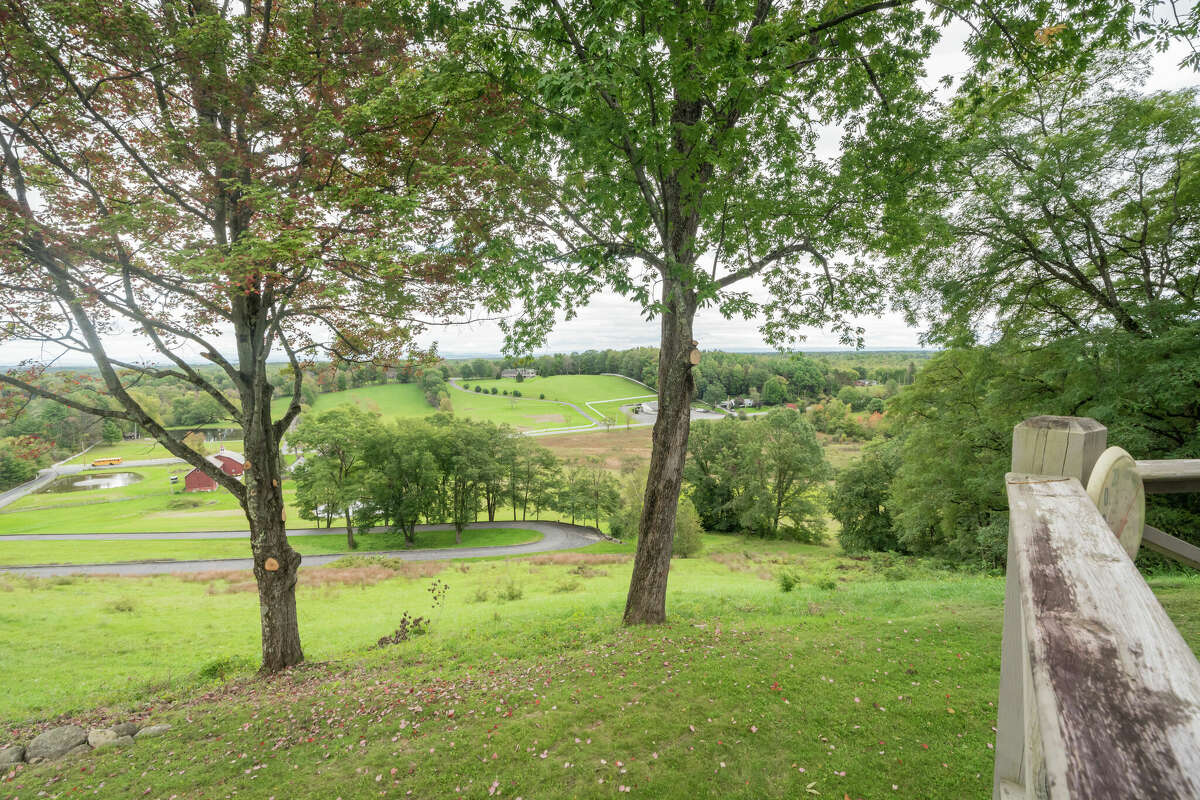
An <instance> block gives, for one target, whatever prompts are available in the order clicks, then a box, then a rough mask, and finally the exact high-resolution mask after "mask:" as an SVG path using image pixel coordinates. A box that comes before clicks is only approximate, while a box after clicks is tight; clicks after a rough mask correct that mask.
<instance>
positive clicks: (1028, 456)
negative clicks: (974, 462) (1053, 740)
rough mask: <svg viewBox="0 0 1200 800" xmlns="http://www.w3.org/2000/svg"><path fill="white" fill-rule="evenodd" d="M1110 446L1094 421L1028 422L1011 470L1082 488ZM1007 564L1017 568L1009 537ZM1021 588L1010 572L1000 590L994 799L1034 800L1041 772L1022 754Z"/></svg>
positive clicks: (1017, 434) (1016, 438) (1016, 437)
mask: <svg viewBox="0 0 1200 800" xmlns="http://www.w3.org/2000/svg"><path fill="white" fill-rule="evenodd" d="M1107 444H1108V429H1107V428H1105V427H1104V426H1103V425H1101V424H1100V423H1099V422H1096V420H1094V419H1088V418H1081V417H1050V416H1043V417H1031V418H1030V419H1027V420H1025V421H1024V422H1021V423H1018V424H1017V426H1016V427H1014V428H1013V449H1012V471H1013V472H1018V473H1023V474H1026V475H1056V476H1057V475H1061V476H1066V477H1072V478H1078V479H1079V481H1080V482H1081V483H1084V484H1086V483H1087V479H1088V476H1089V475H1091V472H1092V467H1094V466H1095V465H1096V460H1097V459H1098V458H1100V454H1101V453H1103V452H1104V449H1105V447H1106V446H1107ZM1008 563H1009V564H1015V563H1016V559H1015V557H1014V554H1013V539H1012V535H1011V534H1010V535H1009V538H1008ZM1024 638H1025V635H1024V625H1023V624H1022V620H1021V584H1020V577H1019V576H1018V574H1017V570H1015V569H1009V570H1008V577H1007V579H1006V582H1005V587H1004V632H1003V634H1002V638H1001V644H1000V702H999V703H998V704H997V709H996V764H995V771H994V772H993V776H992V798H993V800H1005V798H1011V797H1015V796H1019V797H1024V796H1027V795H1028V796H1036V790H1035V791H1029V787H1027V786H1026V784H1027V783H1028V782H1030V781H1031V780H1033V779H1034V776H1035V775H1036V774H1037V773H1038V772H1039V771H1040V770H1039V768H1038V767H1039V765H1037V764H1036V763H1029V762H1028V760H1027V755H1032V754H1027V753H1026V746H1025V745H1026V741H1025V740H1026V723H1027V720H1026V704H1027V702H1028V701H1029V698H1027V697H1026V696H1025V683H1026V675H1025V673H1026V668H1025V641H1024Z"/></svg>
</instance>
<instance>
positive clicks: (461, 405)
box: [275, 383, 588, 430]
mask: <svg viewBox="0 0 1200 800" xmlns="http://www.w3.org/2000/svg"><path fill="white" fill-rule="evenodd" d="M526 394H527V395H528V393H526ZM450 402H451V405H452V406H453V407H454V413H455V414H457V415H458V416H461V417H466V418H468V419H477V420H486V421H490V422H495V423H497V424H506V425H512V426H513V427H514V428H517V429H518V430H545V429H547V428H558V427H564V426H571V425H586V424H588V421H587V420H586V419H584V418H583V417H582V416H580V415H579V414H578V413H576V412H575V411H574V410H572V409H571V408H568V407H567V406H563V405H559V404H558V403H550V402H545V401H541V400H538V399H536V395H534V396H533V397H529V396H525V397H520V398H516V397H505V396H503V395H499V394H497V395H494V396H493V395H490V394H489V395H484V394H482V393H479V394H476V393H475V392H460V391H458V390H457V389H453V388H452V389H451V390H450ZM350 403H354V404H355V405H358V406H361V407H362V408H365V409H368V410H371V411H377V412H379V414H380V416H381V417H382V418H383V419H412V418H417V417H427V416H429V415H431V414H434V413H435V412H436V410H437V409H435V408H433V407H432V406H431V405H429V403H428V402H427V401H426V400H425V396H424V395H423V394H422V393H421V389H420V387H418V386H417V385H416V384H413V383H389V384H384V385H380V386H364V387H362V388H360V389H348V390H346V391H344V392H330V393H329V394H322V395H317V400H316V402H315V403H314V404H313V406H312V411H314V412H316V413H320V412H322V411H325V410H327V409H330V408H335V407H337V406H340V405H348V404H350ZM284 405H286V401H284V400H277V401H276V406H275V415H276V416H279V415H281V414H282V413H283V407H284Z"/></svg>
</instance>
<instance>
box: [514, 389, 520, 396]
mask: <svg viewBox="0 0 1200 800" xmlns="http://www.w3.org/2000/svg"><path fill="white" fill-rule="evenodd" d="M512 396H513V397H520V396H521V390H520V389H513V391H512Z"/></svg>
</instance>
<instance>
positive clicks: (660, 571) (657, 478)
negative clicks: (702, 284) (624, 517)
mask: <svg viewBox="0 0 1200 800" xmlns="http://www.w3.org/2000/svg"><path fill="white" fill-rule="evenodd" d="M663 299H664V304H665V305H666V306H667V309H666V310H665V311H664V312H663V314H662V341H661V344H660V346H659V353H658V418H657V419H656V420H655V421H654V433H653V437H652V443H653V444H652V449H651V451H650V474H649V477H648V479H647V480H646V495H645V500H644V502H643V504H642V516H641V519H640V521H639V523H638V545H637V555H636V557H635V558H634V562H633V576H632V577H631V578H630V581H629V596H628V598H627V599H626V601H625V624H626V625H637V624H658V623H662V622H666V619H667V575H668V573H669V572H670V569H671V547H672V545H673V543H674V540H675V511H676V509H677V507H678V503H679V489H680V485H681V484H682V482H683V462H684V459H685V457H686V456H687V441H688V433H689V432H690V430H691V410H692V394H693V391H694V388H695V384H694V383H693V381H692V363H691V361H690V356H691V352H692V349H693V345H692V320H693V318H694V317H695V315H696V298H695V294H694V293H693V292H692V291H691V290H690V289H689V288H687V287H684V286H681V285H680V284H679V283H678V282H676V281H671V280H667V281H664V286H663Z"/></svg>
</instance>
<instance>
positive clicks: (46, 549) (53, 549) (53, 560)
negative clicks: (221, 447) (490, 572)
mask: <svg viewBox="0 0 1200 800" xmlns="http://www.w3.org/2000/svg"><path fill="white" fill-rule="evenodd" d="M337 531H338V529H337V528H333V529H332V532H331V533H330V534H329V535H327V536H326V535H321V536H294V537H292V538H291V540H290V541H291V543H292V547H294V548H296V550H298V551H299V552H300V553H302V554H305V555H309V554H320V553H344V552H347V550H348V548H347V547H346V531H345V528H342V529H341V532H337ZM354 538H355V541H356V543H357V544H358V549H359V551H360V552H363V553H366V552H369V551H371V550H403V549H405V547H404V537H403V536H401V535H400V534H387V533H367V534H361V535H358V536H355V537H354ZM541 538H542V535H541V534H540V533H535V532H534V531H523V530H516V529H513V528H472V529H469V530H466V531H463V541H462V543H461V544H458V543H455V541H454V531H452V530H450V531H423V532H419V533H418V534H417V536H416V539H417V544H416V546H417V547H418V548H441V547H495V546H498V545H512V544H524V543H526V542H536V541H539V540H540V539H541ZM249 556H250V545H249V543H248V542H247V541H246V540H244V539H198V540H197V539H193V540H186V539H185V540H175V539H144V540H140V541H122V540H110V541H75V542H70V541H49V542H14V541H4V539H3V538H0V566H5V567H11V566H19V565H29V564H105V563H110V562H116V561H146V560H155V561H158V560H166V559H171V560H175V561H185V560H188V559H200V558H248V557H249Z"/></svg>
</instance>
